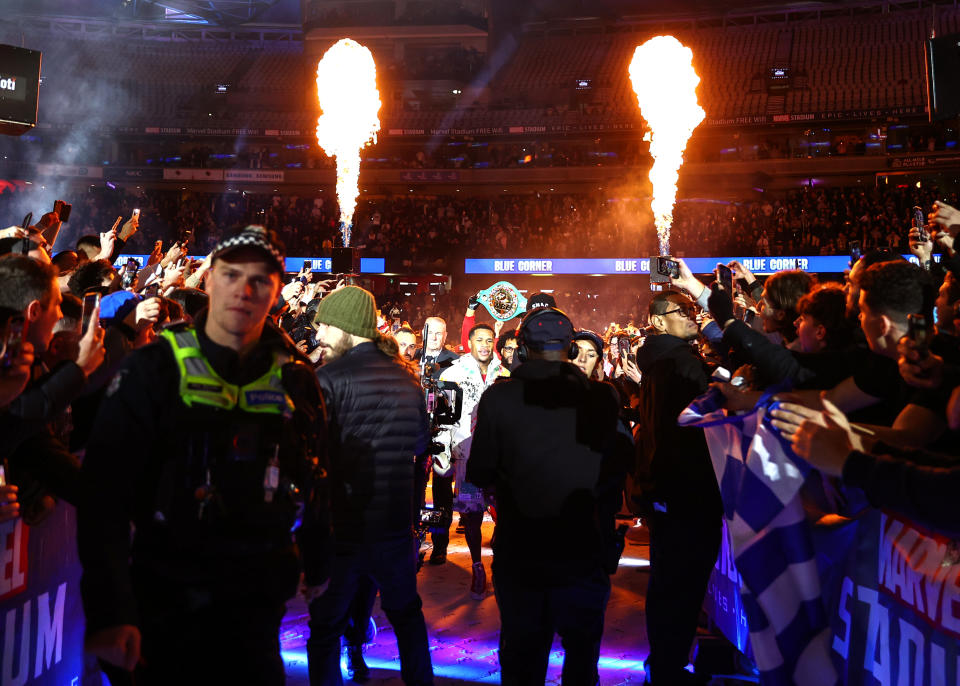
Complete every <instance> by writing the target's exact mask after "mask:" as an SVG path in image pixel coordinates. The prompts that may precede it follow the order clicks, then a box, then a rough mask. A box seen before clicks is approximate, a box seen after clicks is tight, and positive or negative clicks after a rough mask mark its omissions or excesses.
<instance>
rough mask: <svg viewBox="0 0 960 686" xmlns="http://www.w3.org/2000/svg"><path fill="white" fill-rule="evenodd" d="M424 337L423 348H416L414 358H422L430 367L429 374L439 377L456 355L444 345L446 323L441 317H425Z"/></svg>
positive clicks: (454, 359) (455, 358) (445, 340)
mask: <svg viewBox="0 0 960 686" xmlns="http://www.w3.org/2000/svg"><path fill="white" fill-rule="evenodd" d="M423 327H424V330H425V331H426V337H425V338H424V340H423V348H422V349H421V350H417V352H416V354H415V359H416V360H417V361H419V360H420V359H421V358H423V359H424V360H425V361H426V363H427V364H429V365H431V367H430V376H432V377H433V378H434V379H439V378H440V374H441V373H442V372H443V370H444V369H446V368H447V367H449V366H450V365H451V364H453V363H454V362H455V361H456V360H457V358H458V355H457V354H456V353H455V352H453V351H452V350H449V349H448V348H446V347H445V344H446V342H447V323H446V322H445V321H444V320H443V318H441V317H427V318H426V319H425V320H424V322H423Z"/></svg>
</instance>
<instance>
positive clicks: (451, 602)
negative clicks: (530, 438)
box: [280, 515, 649, 686]
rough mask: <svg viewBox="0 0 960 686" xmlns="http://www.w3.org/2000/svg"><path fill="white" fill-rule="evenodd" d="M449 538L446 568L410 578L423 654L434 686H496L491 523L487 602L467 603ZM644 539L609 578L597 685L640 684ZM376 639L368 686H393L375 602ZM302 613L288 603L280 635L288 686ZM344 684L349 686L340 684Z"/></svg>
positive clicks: (636, 534)
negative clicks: (425, 642) (424, 638)
mask: <svg viewBox="0 0 960 686" xmlns="http://www.w3.org/2000/svg"><path fill="white" fill-rule="evenodd" d="M454 528H455V527H451V530H450V546H449V548H448V556H447V564H445V565H441V566H438V567H431V566H430V565H424V567H423V569H422V570H421V571H420V576H419V578H418V587H419V589H420V596H421V597H422V599H423V610H424V614H425V615H426V619H427V631H428V633H429V636H430V649H431V655H432V657H433V669H434V674H435V675H436V677H437V679H436V683H437V684H438V686H439V685H441V684H445V685H450V686H453V685H462V684H475V683H480V684H497V683H500V667H499V664H498V662H497V632H498V629H499V615H498V613H497V603H496V599H495V598H494V596H493V589H492V586H491V583H490V562H491V560H492V553H491V551H490V548H489V541H490V536H491V534H492V533H493V522H492V521H491V520H490V517H489V515H487V516H486V517H485V518H484V524H483V542H484V548H483V561H484V566H485V567H486V569H487V595H486V597H484V599H483V600H481V601H476V600H473V599H471V598H470V568H471V565H470V554H469V551H468V550H467V544H466V541H465V540H464V537H463V535H462V534H457V533H455V532H454ZM645 534H646V531H645V530H642V529H639V528H637V529H634V530H633V531H631V535H630V536H629V537H628V541H627V549H626V551H625V552H624V556H623V559H622V561H621V566H620V569H619V570H618V572H617V574H616V575H615V576H614V577H613V579H612V580H613V588H612V592H611V595H610V603H609V605H608V607H607V615H606V626H605V628H604V635H603V646H602V650H601V657H600V684H601V686H614V685H615V684H624V683H642V682H643V679H644V676H645V675H644V672H643V660H644V659H645V658H646V656H647V638H646V626H645V623H644V616H643V606H644V593H645V591H646V587H647V579H648V574H647V573H646V567H647V564H648V554H649V548H648V544H647V538H646V536H645ZM373 617H374V620H375V621H376V624H377V637H376V639H374V641H373V643H372V644H370V645H367V646H366V648H365V650H364V658H365V660H366V662H367V664H368V665H369V666H370V671H371V679H370V681H369V682H367V683H368V684H371V685H372V686H400V685H401V684H402V683H403V682H402V681H401V679H400V661H399V658H398V655H397V642H396V639H395V638H394V635H393V631H392V629H391V627H390V624H389V623H388V622H387V619H386V616H385V615H384V614H383V612H382V611H381V610H380V601H379V598H378V599H377V604H376V605H375V606H374V609H373ZM308 631H309V630H308V629H307V609H306V605H305V603H304V602H303V600H302V599H299V598H298V599H297V600H295V601H292V602H291V603H290V606H289V608H288V611H287V615H286V617H285V618H284V621H283V626H282V628H281V634H280V637H281V648H282V650H283V657H284V661H285V663H286V669H287V683H288V684H289V685H290V686H307V684H308V683H309V681H308V678H307V658H306V648H305V645H304V644H305V641H306V637H307V636H308V635H309V633H308ZM562 664H563V651H562V649H561V647H560V642H559V639H556V640H555V641H554V645H553V651H552V652H551V654H550V669H549V672H548V674H547V683H548V684H559V683H560V668H561V665H562ZM346 683H348V684H349V683H352V682H349V681H348V682H346Z"/></svg>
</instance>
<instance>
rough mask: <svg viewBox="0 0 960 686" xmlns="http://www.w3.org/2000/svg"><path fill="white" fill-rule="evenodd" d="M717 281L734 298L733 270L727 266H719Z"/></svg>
mask: <svg viewBox="0 0 960 686" xmlns="http://www.w3.org/2000/svg"><path fill="white" fill-rule="evenodd" d="M717 281H719V282H720V286H721V287H722V288H723V290H725V291H726V292H727V293H728V294H729V295H730V297H733V270H732V269H730V267H728V266H727V265H725V264H718V265H717Z"/></svg>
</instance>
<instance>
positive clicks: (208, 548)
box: [78, 315, 329, 684]
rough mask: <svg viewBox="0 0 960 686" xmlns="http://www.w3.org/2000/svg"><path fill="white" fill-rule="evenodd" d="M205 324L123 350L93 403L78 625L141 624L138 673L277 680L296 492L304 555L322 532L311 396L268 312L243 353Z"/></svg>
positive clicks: (291, 577)
mask: <svg viewBox="0 0 960 686" xmlns="http://www.w3.org/2000/svg"><path fill="white" fill-rule="evenodd" d="M204 321H205V316H203V315H201V317H200V318H199V319H198V323H197V327H196V329H193V328H187V327H184V328H181V329H178V330H175V331H174V332H168V333H167V334H166V335H167V336H169V340H163V339H161V340H160V341H158V342H157V343H155V344H153V345H150V346H147V347H145V348H143V349H140V350H137V351H135V352H134V353H133V354H131V355H130V357H129V358H128V359H127V360H126V362H125V363H124V365H123V366H122V368H121V370H120V371H119V373H118V374H117V376H116V377H115V378H114V380H113V381H112V382H111V385H110V387H109V388H108V390H107V393H106V397H105V398H104V400H103V404H102V405H101V407H100V410H99V413H98V415H97V419H96V422H95V424H94V428H93V432H92V434H91V437H90V442H89V445H88V449H87V453H86V458H85V461H84V465H83V475H84V486H85V498H84V501H83V504H82V505H81V507H80V509H79V512H78V545H79V553H80V559H81V562H82V564H83V579H82V583H81V592H82V597H83V603H84V610H85V612H86V617H87V634H88V635H91V634H93V633H96V632H97V631H99V630H101V629H105V628H108V627H111V626H118V625H124V624H131V625H135V626H138V627H139V629H140V631H141V633H142V639H143V641H142V649H141V653H142V663H141V665H139V666H138V668H137V671H136V675H135V676H136V683H138V684H154V683H157V684H159V683H194V682H196V683H201V682H205V683H229V682H231V681H232V682H234V683H257V684H280V683H283V680H284V670H283V663H282V660H281V658H280V650H279V639H278V633H279V627H280V622H281V619H282V618H283V614H284V609H285V602H286V601H287V600H288V599H289V598H291V597H292V596H293V595H294V594H295V592H296V589H297V583H298V579H299V573H300V562H299V560H298V556H297V549H296V547H295V544H294V541H293V538H292V534H291V531H292V529H293V528H294V526H295V522H296V520H297V518H298V515H299V514H300V509H301V507H302V505H303V503H306V511H305V512H304V513H303V525H304V527H306V528H307V529H309V531H304V532H303V533H304V534H309V535H304V536H302V537H301V538H302V539H304V540H303V543H304V544H306V545H307V547H306V548H303V549H302V553H303V556H304V559H305V561H306V560H307V559H308V558H310V559H311V561H312V564H313V565H314V566H315V567H316V566H317V565H318V564H322V559H323V557H324V555H325V553H324V546H325V545H326V544H327V541H328V536H326V532H329V514H328V513H329V508H328V507H326V505H325V503H326V502H328V498H327V497H325V490H326V487H325V476H326V471H325V469H326V415H325V409H324V404H323V399H322V396H321V394H320V391H319V387H318V385H317V383H316V377H315V376H314V374H313V372H312V370H311V369H310V367H309V366H307V365H306V364H303V363H302V362H300V361H298V360H299V359H300V358H299V356H298V353H297V351H296V349H295V347H294V345H293V343H292V342H291V341H290V340H289V339H288V338H286V337H285V336H284V335H283V334H282V333H281V332H280V331H279V330H277V329H275V328H274V327H273V326H272V325H271V324H269V323H268V325H267V326H266V327H264V332H263V334H262V336H261V339H260V341H259V343H258V345H257V346H256V347H255V348H254V350H253V351H251V352H250V353H249V354H248V355H247V356H245V357H244V358H243V360H241V359H240V358H239V356H238V355H237V353H236V352H235V351H234V350H232V349H229V348H225V347H223V346H220V345H217V344H216V343H214V342H213V341H211V340H210V339H209V338H208V337H207V336H206V335H205V334H204V331H203V326H204ZM191 345H192V346H193V347H192V348H191ZM177 351H179V352H177ZM178 358H179V359H178ZM205 364H206V365H207V366H206V367H205V366H204V365H205ZM211 372H212V374H211ZM216 377H219V380H218V379H217V378H216ZM218 387H219V390H218ZM231 395H232V398H231V397H230V396H231ZM225 398H226V399H225ZM231 400H232V401H233V403H232V404H233V406H232V407H231ZM218 405H219V406H218ZM131 523H132V524H133V529H134V535H133V537H132V540H131V536H130V525H131ZM318 561H319V562H318Z"/></svg>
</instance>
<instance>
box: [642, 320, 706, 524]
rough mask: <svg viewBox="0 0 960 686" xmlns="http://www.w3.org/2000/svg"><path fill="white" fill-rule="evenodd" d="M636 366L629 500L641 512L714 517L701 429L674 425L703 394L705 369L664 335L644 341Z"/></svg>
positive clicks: (696, 357)
mask: <svg viewBox="0 0 960 686" xmlns="http://www.w3.org/2000/svg"><path fill="white" fill-rule="evenodd" d="M637 366H638V367H639V368H640V372H641V373H642V375H643V376H642V379H641V382H640V404H639V408H638V409H639V411H640V417H641V419H640V423H639V424H638V426H637V429H636V436H637V464H636V468H635V472H634V478H635V481H636V488H635V492H634V499H635V500H637V501H639V502H638V504H639V505H640V507H641V510H642V511H645V510H646V508H649V507H651V506H652V505H653V503H661V504H666V506H667V511H668V513H671V514H672V513H676V514H679V515H701V514H709V515H713V514H717V515H719V514H720V511H721V507H720V490H719V488H718V486H717V479H716V476H715V475H714V472H713V465H712V463H711V462H710V452H709V450H708V449H707V442H706V439H705V438H704V436H703V429H698V428H695V427H680V426H678V425H677V417H678V416H679V415H680V412H681V411H683V409H684V408H685V407H686V406H687V405H689V404H690V402H691V401H692V400H693V399H694V398H696V397H697V396H698V395H700V394H701V393H703V392H705V391H706V390H707V385H708V384H709V379H710V369H709V367H708V366H707V365H706V363H705V362H704V361H703V360H702V359H701V358H700V355H699V354H698V353H697V351H696V350H695V349H694V348H693V347H691V345H690V344H689V343H687V342H686V341H683V340H681V339H680V338H677V337H676V336H671V335H669V334H660V335H657V336H648V337H647V339H646V342H644V344H643V345H642V346H641V347H640V349H639V350H638V351H637ZM637 491H639V493H638V492H637Z"/></svg>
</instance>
